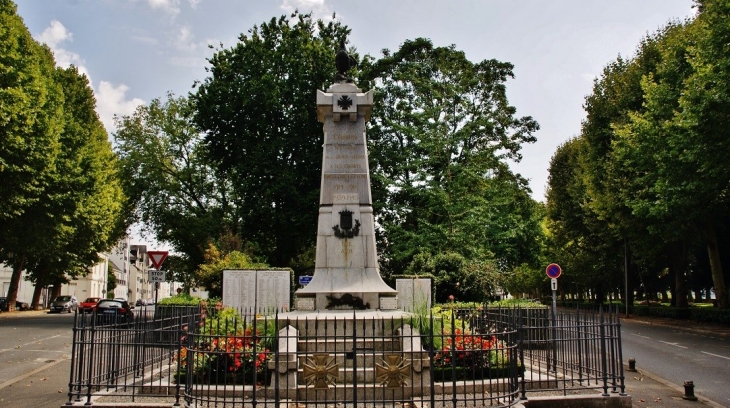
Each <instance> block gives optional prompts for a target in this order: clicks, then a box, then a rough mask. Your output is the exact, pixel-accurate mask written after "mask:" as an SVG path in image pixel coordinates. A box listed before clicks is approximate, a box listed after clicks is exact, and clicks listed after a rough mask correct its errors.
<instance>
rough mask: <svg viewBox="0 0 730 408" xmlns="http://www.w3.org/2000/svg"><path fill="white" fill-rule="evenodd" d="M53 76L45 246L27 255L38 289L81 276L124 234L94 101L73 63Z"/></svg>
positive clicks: (112, 160)
mask: <svg viewBox="0 0 730 408" xmlns="http://www.w3.org/2000/svg"><path fill="white" fill-rule="evenodd" d="M54 80H55V82H56V83H57V84H59V85H60V86H61V87H62V89H63V131H62V132H61V135H60V138H59V141H60V143H61V145H62V146H63V148H62V149H61V150H60V151H59V154H58V155H57V157H56V160H55V162H54V169H53V171H52V175H53V179H52V183H51V184H50V185H49V186H48V188H47V189H46V194H45V197H44V199H43V200H42V201H41V202H42V203H43V204H44V205H43V209H44V210H45V211H46V212H47V213H48V214H49V217H48V220H49V224H48V227H49V228H48V235H46V236H45V237H44V238H45V245H44V247H43V250H42V251H40V252H38V253H34V254H31V256H29V258H28V259H29V262H28V264H27V270H28V272H29V279H30V280H31V281H33V282H35V284H36V292H35V293H34V296H33V304H34V306H37V305H38V301H39V297H40V293H41V291H40V289H41V288H42V287H44V286H45V285H47V284H54V285H55V287H60V284H61V283H66V282H67V281H68V280H69V279H74V278H77V277H79V276H84V275H86V274H87V273H88V267H89V266H90V265H93V264H95V263H97V262H98V261H99V256H98V253H100V252H105V251H108V250H109V249H110V248H111V247H112V246H113V245H114V244H115V243H116V242H117V241H118V240H119V239H120V238H121V237H122V236H123V235H124V234H125V230H126V227H127V225H126V224H125V223H124V222H123V218H124V217H123V213H122V210H123V207H124V201H125V197H124V195H123V193H122V189H121V181H120V177H119V173H118V169H119V168H118V165H117V158H116V156H115V155H114V153H113V152H112V148H111V144H110V143H109V140H108V136H107V132H106V130H105V129H104V125H103V124H102V122H101V120H100V119H99V116H98V115H97V113H96V109H95V108H96V100H95V99H94V94H93V91H92V89H91V87H90V86H89V83H88V80H87V78H86V76H84V75H82V74H79V72H78V70H77V69H76V68H75V67H73V66H72V67H70V68H66V69H62V68H58V69H56V73H55V76H54Z"/></svg>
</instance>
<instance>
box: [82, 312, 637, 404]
mask: <svg viewBox="0 0 730 408" xmlns="http://www.w3.org/2000/svg"><path fill="white" fill-rule="evenodd" d="M148 309H149V310H145V309H143V310H142V311H140V312H141V313H139V312H138V314H137V316H136V318H135V319H134V321H132V322H127V321H123V322H122V321H104V320H101V319H100V318H101V317H100V316H96V315H94V314H86V315H83V314H79V315H77V316H76V321H75V325H74V341H73V352H72V365H71V379H70V383H69V405H73V404H75V403H79V404H86V405H93V404H94V403H97V402H116V403H118V404H119V406H134V405H135V404H137V403H148V402H150V401H155V402H164V403H169V404H170V405H172V406H190V407H192V406H194V407H208V406H210V407H244V406H245V407H248V406H251V407H254V406H256V405H264V406H276V407H277V408H278V407H279V406H280V405H279V404H282V403H284V404H293V405H291V406H295V405H296V406H298V405H301V404H306V405H309V404H314V405H319V404H322V405H323V406H324V405H337V404H345V405H352V406H368V407H370V406H395V405H404V406H405V405H409V406H423V405H427V404H430V405H429V406H431V407H456V406H457V403H458V405H459V406H461V405H464V406H470V405H472V406H486V405H488V406H502V407H506V406H512V405H515V404H517V403H518V402H519V401H520V400H524V399H527V398H532V397H533V396H537V395H540V394H541V393H545V392H550V393H553V394H554V393H556V392H558V393H563V394H566V395H567V394H568V393H570V394H574V393H576V392H577V391H580V390H583V391H588V392H593V393H594V394H603V395H609V394H608V393H609V392H614V393H621V394H623V391H624V388H623V366H622V364H621V341H620V330H619V329H620V321H619V317H618V311H608V312H604V311H603V310H597V311H583V310H576V311H573V312H560V313H556V314H555V315H554V316H553V315H552V313H551V312H550V311H549V310H547V309H519V308H513V309H505V308H487V307H485V308H474V309H468V310H466V309H458V310H457V309H454V310H451V309H447V310H443V311H442V312H441V313H432V314H429V315H420V316H419V315H409V314H405V313H384V312H379V311H358V312H352V311H333V312H326V313H319V314H316V315H314V314H312V313H300V312H292V313H286V314H276V313H274V314H271V315H267V316H260V315H254V314H248V313H245V312H240V311H234V310H232V309H220V308H218V309H215V308H211V309H210V310H205V309H199V308H179V307H161V306H159V307H157V308H152V307H150V308H148Z"/></svg>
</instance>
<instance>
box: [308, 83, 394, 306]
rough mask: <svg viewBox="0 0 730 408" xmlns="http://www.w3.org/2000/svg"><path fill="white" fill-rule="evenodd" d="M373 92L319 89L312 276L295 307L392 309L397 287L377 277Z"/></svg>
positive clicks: (335, 87)
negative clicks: (370, 134) (370, 126)
mask: <svg viewBox="0 0 730 408" xmlns="http://www.w3.org/2000/svg"><path fill="white" fill-rule="evenodd" d="M372 103H373V94H372V91H370V92H367V93H363V92H362V90H360V89H359V88H357V87H356V86H355V85H353V84H350V83H338V84H334V85H332V86H331V87H330V88H329V89H328V90H327V92H322V91H318V92H317V114H318V118H319V120H320V122H322V123H323V124H324V152H323V157H322V184H321V190H320V199H319V221H318V227H317V255H316V261H315V271H314V276H313V277H312V281H311V282H310V283H309V284H308V285H307V286H305V287H304V288H302V289H299V290H298V291H297V292H296V295H297V304H296V308H297V309H298V310H324V309H328V310H347V309H350V310H353V309H354V310H374V309H382V310H393V309H397V307H398V306H397V301H396V296H397V294H398V292H397V291H396V290H395V289H393V288H391V287H390V286H388V285H387V284H386V283H385V282H383V279H382V278H381V276H380V267H379V266H378V259H377V251H376V247H375V226H374V219H373V207H372V197H371V194H370V171H369V166H368V154H367V144H366V139H365V122H366V121H367V120H369V118H370V112H371V109H372Z"/></svg>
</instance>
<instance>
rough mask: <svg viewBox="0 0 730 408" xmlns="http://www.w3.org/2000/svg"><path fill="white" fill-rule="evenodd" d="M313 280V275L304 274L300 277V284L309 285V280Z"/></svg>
mask: <svg viewBox="0 0 730 408" xmlns="http://www.w3.org/2000/svg"><path fill="white" fill-rule="evenodd" d="M311 281H312V277H311V276H308V275H304V276H300V277H299V284H300V285H302V286H307V284H309V282H311Z"/></svg>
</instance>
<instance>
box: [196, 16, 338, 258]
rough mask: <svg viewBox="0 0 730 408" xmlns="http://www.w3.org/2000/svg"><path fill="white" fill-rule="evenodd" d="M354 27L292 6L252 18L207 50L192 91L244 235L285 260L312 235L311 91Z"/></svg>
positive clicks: (317, 131)
mask: <svg viewBox="0 0 730 408" xmlns="http://www.w3.org/2000/svg"><path fill="white" fill-rule="evenodd" d="M348 34H349V29H348V28H347V27H345V26H343V25H341V24H340V23H339V22H336V21H334V20H331V21H330V22H328V23H324V22H323V21H321V20H318V21H314V20H313V19H312V17H311V14H306V15H303V14H299V13H296V12H295V13H294V14H292V15H291V16H290V18H287V17H285V16H282V17H280V18H278V19H272V20H271V21H269V22H268V23H264V24H261V25H260V26H255V27H253V28H252V29H251V30H249V33H248V34H247V35H243V34H242V35H241V36H240V37H239V42H238V43H237V44H236V45H235V46H233V47H231V48H229V49H221V50H218V51H217V52H216V53H215V55H214V56H213V57H212V58H210V59H209V62H210V65H211V66H210V68H209V72H210V75H211V76H210V77H208V78H206V79H205V80H204V81H203V83H202V84H200V86H199V88H198V91H197V92H196V93H195V94H193V95H191V100H192V101H193V102H194V103H195V105H196V111H195V112H196V113H195V123H196V124H197V125H198V126H199V128H200V129H201V130H202V131H203V132H205V143H206V146H207V147H208V149H209V152H210V156H211V158H212V160H213V162H214V163H216V166H217V171H218V172H220V173H225V174H227V175H228V177H230V182H231V186H232V188H233V189H234V191H235V194H233V195H232V196H231V199H232V200H235V204H236V208H237V209H238V212H237V214H236V216H237V217H238V219H240V222H241V223H240V230H239V232H240V235H241V236H242V237H244V238H246V239H247V240H250V241H252V242H255V243H256V244H257V246H258V248H259V249H260V252H261V254H262V255H264V256H265V257H266V261H267V262H268V263H269V264H271V265H273V266H288V265H289V264H291V263H292V262H293V260H294V259H295V258H296V257H297V256H298V255H300V254H302V253H304V252H306V251H307V249H309V248H311V247H312V246H313V245H314V238H315V235H314V231H316V223H317V205H318V200H319V184H320V171H321V168H320V167H321V157H322V125H321V124H320V123H319V122H318V121H317V112H316V105H315V104H314V102H313V98H314V95H315V92H316V90H317V89H326V87H327V86H328V85H329V84H330V83H331V82H332V80H333V78H334V76H335V74H336V71H335V66H334V56H335V51H336V50H337V48H338V44H339V42H340V41H341V40H343V41H345V40H346V39H347V36H348Z"/></svg>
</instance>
